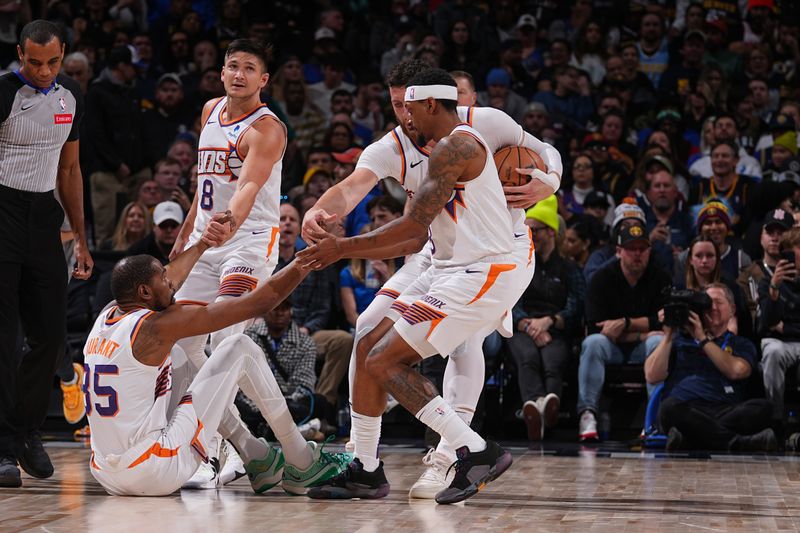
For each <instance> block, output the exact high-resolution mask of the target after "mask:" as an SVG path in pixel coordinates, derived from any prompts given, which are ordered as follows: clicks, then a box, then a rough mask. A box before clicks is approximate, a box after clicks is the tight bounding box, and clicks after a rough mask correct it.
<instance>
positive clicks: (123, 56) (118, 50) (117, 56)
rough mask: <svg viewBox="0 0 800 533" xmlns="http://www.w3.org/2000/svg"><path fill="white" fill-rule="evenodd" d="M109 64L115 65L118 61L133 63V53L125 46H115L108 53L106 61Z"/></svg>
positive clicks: (127, 63) (126, 63)
mask: <svg viewBox="0 0 800 533" xmlns="http://www.w3.org/2000/svg"><path fill="white" fill-rule="evenodd" d="M106 62H107V63H108V65H109V66H111V67H115V66H117V65H119V64H120V63H122V64H125V65H132V64H133V54H132V53H131V49H130V48H128V47H127V46H116V47H114V48H112V49H111V51H110V52H109V53H108V57H107V61H106Z"/></svg>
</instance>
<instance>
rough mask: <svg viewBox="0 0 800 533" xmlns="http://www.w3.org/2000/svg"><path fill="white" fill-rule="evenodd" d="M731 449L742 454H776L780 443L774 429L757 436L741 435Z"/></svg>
mask: <svg viewBox="0 0 800 533" xmlns="http://www.w3.org/2000/svg"><path fill="white" fill-rule="evenodd" d="M731 444H732V445H731V449H732V450H735V451H740V452H774V451H776V450H777V449H778V441H777V439H776V438H775V432H774V431H773V430H772V428H767V429H763V430H761V431H759V432H758V433H756V434H755V435H740V436H738V437H735V438H734V439H733V440H732V441H731Z"/></svg>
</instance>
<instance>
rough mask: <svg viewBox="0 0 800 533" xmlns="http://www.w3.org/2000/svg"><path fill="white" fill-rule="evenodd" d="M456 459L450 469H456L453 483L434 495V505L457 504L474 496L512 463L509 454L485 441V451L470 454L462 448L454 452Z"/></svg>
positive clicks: (491, 442)
mask: <svg viewBox="0 0 800 533" xmlns="http://www.w3.org/2000/svg"><path fill="white" fill-rule="evenodd" d="M456 457H458V459H457V460H456V462H455V463H453V465H452V466H451V467H450V468H455V469H456V475H455V477H454V478H453V482H452V483H450V486H449V487H447V488H446V489H444V490H443V491H441V492H439V494H437V495H436V503H458V502H461V501H464V500H466V499H467V498H470V497H472V496H475V495H476V494H477V493H478V491H480V490H482V489H483V488H484V487H485V486H486V484H487V483H489V482H490V481H494V480H495V479H497V478H498V477H500V474H502V473H503V472H505V471H506V470H508V467H509V466H511V463H512V459H511V454H510V453H509V452H507V451H505V450H504V449H503V448H501V447H500V446H499V445H498V444H497V443H496V442H493V441H486V449H485V450H483V451H480V452H470V451H469V448H467V447H466V446H462V447H461V448H459V449H457V450H456Z"/></svg>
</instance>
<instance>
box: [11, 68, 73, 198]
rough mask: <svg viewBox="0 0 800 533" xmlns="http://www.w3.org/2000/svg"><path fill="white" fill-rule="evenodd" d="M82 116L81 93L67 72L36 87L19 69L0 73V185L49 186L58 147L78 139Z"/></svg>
mask: <svg viewBox="0 0 800 533" xmlns="http://www.w3.org/2000/svg"><path fill="white" fill-rule="evenodd" d="M82 117H83V95H82V94H81V90H80V86H79V85H78V84H77V82H75V81H74V80H73V79H72V78H70V77H68V76H65V75H63V74H59V75H58V77H56V80H55V82H53V84H52V85H51V86H50V87H49V88H48V89H40V88H38V87H35V86H33V85H31V84H30V83H29V82H28V81H27V80H26V79H25V78H23V77H22V74H20V73H19V71H17V72H9V73H8V74H4V75H3V76H0V185H4V186H6V187H10V188H12V189H18V190H22V191H30V192H47V191H52V190H53V189H55V188H56V173H57V170H58V160H59V158H60V156H61V148H62V147H63V146H64V143H65V142H67V141H75V140H77V139H78V129H79V128H80V122H81V118H82Z"/></svg>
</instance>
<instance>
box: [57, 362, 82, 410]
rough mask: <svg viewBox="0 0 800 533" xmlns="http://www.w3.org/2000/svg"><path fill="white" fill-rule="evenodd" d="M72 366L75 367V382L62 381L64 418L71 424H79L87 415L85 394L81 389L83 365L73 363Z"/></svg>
mask: <svg viewBox="0 0 800 533" xmlns="http://www.w3.org/2000/svg"><path fill="white" fill-rule="evenodd" d="M72 368H74V369H75V382H74V383H70V384H68V383H64V382H63V381H62V382H61V394H62V396H63V397H64V401H63V406H62V407H63V409H64V418H65V419H66V420H67V422H69V423H70V424H77V423H78V422H80V421H81V420H82V419H83V417H84V416H85V415H86V407H85V406H84V403H83V398H84V394H83V391H82V390H81V387H82V386H83V365H79V364H78V363H72Z"/></svg>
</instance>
